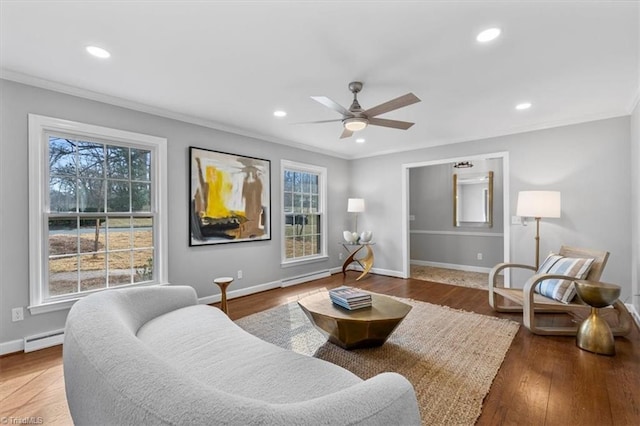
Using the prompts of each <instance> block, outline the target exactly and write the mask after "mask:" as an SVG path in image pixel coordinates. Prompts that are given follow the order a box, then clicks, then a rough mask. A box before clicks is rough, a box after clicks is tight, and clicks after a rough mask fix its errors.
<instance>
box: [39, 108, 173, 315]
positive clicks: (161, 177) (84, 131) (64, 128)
mask: <svg viewBox="0 0 640 426" xmlns="http://www.w3.org/2000/svg"><path fill="white" fill-rule="evenodd" d="M48 132H62V133H72V134H74V135H78V136H82V137H87V138H94V139H98V140H104V139H107V140H111V141H115V142H122V143H125V144H131V143H134V144H136V145H139V146H140V145H143V146H144V145H146V146H149V147H150V148H152V150H153V151H154V152H155V153H156V155H155V156H154V162H153V167H152V174H153V176H152V180H153V181H154V182H157V185H158V190H157V193H156V195H157V196H156V197H155V200H154V202H153V205H152V206H151V209H152V212H153V213H154V214H155V215H156V224H157V225H156V226H154V235H153V238H154V241H155V242H156V243H155V244H154V246H156V247H157V253H156V255H155V257H154V267H156V268H157V269H156V274H157V275H156V276H157V278H156V280H155V281H153V282H152V283H145V284H142V285H155V284H168V279H169V269H168V266H169V265H168V241H167V238H168V229H169V226H168V219H167V217H168V215H167V208H168V201H167V169H166V168H167V139H166V138H161V137H157V136H150V135H144V134H141V133H134V132H128V131H125V130H117V129H111V128H108V127H101V126H95V125H92V124H84V123H78V122H75V121H69V120H63V119H59V118H53V117H45V116H41V115H36V114H29V306H28V309H29V311H30V312H31V314H32V315H34V314H41V313H46V312H52V311H58V310H63V309H68V308H70V307H71V306H72V305H73V304H74V303H75V302H76V301H77V300H79V299H81V298H82V297H84V296H85V295H86V294H82V295H77V297H75V298H67V299H64V300H60V301H54V302H48V303H44V302H43V300H42V297H43V294H42V290H43V288H42V286H43V281H44V278H45V276H46V269H45V260H46V259H44V244H45V241H44V236H45V229H46V223H45V218H46V216H45V214H44V212H45V209H47V210H46V211H48V209H49V205H48V201H47V200H48V196H47V194H48V192H47V190H46V189H47V188H49V182H48V179H49V174H48V171H49V170H48V166H47V163H48V158H49V157H48V155H49V151H48V143H46V142H47V140H46V137H47V136H46V134H47V133H48ZM45 161H46V162H45ZM156 262H157V264H156ZM87 294H88V292H87Z"/></svg>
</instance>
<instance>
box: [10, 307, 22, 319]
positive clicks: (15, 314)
mask: <svg viewBox="0 0 640 426" xmlns="http://www.w3.org/2000/svg"><path fill="white" fill-rule="evenodd" d="M23 319H24V309H23V308H13V309H12V310H11V321H13V322H16V321H22V320H23Z"/></svg>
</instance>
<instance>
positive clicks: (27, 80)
mask: <svg viewBox="0 0 640 426" xmlns="http://www.w3.org/2000/svg"><path fill="white" fill-rule="evenodd" d="M0 79H4V80H9V81H13V82H16V83H21V84H26V85H29V86H34V87H39V88H41V89H46V90H51V91H54V92H59V93H64V94H66V95H71V96H76V97H79V98H84V99H89V100H92V101H97V102H102V103H106V104H109V105H114V106H118V107H122V108H127V109H130V110H134V111H138V112H144V113H147V114H151V115H156V116H159V117H163V118H169V119H172V120H177V121H182V122H184V123H189V124H195V125H198V126H202V127H207V128H209V129H214V130H220V131H223V132H227V133H233V134H236V135H240V136H246V137H249V138H253V139H259V140H263V141H267V142H273V143H276V144H279V145H286V146H289V147H291V148H297V149H302V150H304V151H311V152H316V153H318V154H323V155H328V156H330V157H336V158H341V159H343V160H349V159H351V157H349V156H345V155H342V154H339V153H336V152H334V151H329V150H326V149H322V148H318V147H315V146H311V145H305V144H302V143H300V142H294V141H290V140H285V139H280V138H276V137H273V136H269V135H264V134H261V133H257V132H254V131H251V130H248V129H242V128H238V127H233V126H228V125H225V124H221V123H218V122H216V121H212V120H207V119H204V118H200V117H195V116H191V115H187V114H182V113H179V112H175V111H171V110H168V109H164V108H158V107H154V106H151V105H147V104H143V103H140V102H135V101H131V100H128V99H124V98H119V97H117V96H111V95H105V94H104V93H99V92H94V91H92V90H87V89H82V88H79V87H75V86H70V85H67V84H64V83H57V82H54V81H51V80H46V79H43V78H39V77H34V76H31V75H28V74H23V73H20V72H16V71H11V70H8V69H5V68H0Z"/></svg>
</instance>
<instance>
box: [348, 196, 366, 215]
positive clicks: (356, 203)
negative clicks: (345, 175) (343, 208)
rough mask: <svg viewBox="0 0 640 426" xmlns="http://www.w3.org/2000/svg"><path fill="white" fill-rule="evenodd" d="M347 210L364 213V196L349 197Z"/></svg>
mask: <svg viewBox="0 0 640 426" xmlns="http://www.w3.org/2000/svg"><path fill="white" fill-rule="evenodd" d="M347 211H348V212H349V213H362V212H363V211H364V198H349V202H348V203H347Z"/></svg>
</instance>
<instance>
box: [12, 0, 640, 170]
mask: <svg viewBox="0 0 640 426" xmlns="http://www.w3.org/2000/svg"><path fill="white" fill-rule="evenodd" d="M0 19H1V21H0V61H1V63H0V65H1V68H2V76H3V77H4V78H9V79H13V80H17V81H26V82H32V83H33V82H36V83H37V84H40V85H45V86H47V84H48V83H46V81H48V82H53V83H55V84H56V85H57V86H56V87H58V88H62V87H66V88H67V89H69V88H79V89H82V90H83V91H84V90H86V91H91V92H93V94H92V95H91V96H93V97H94V98H95V97H102V95H106V96H105V97H104V99H111V101H113V102H115V103H119V104H125V105H129V106H135V107H136V108H139V109H142V110H147V111H154V112H158V111H160V112H161V114H163V115H167V116H172V117H181V118H183V119H187V120H188V121H192V122H196V123H200V124H205V125H209V126H212V127H217V128H221V129H225V130H233V131H236V132H238V133H241V134H248V135H252V136H257V137H260V138H262V139H266V140H270V141H275V142H280V143H285V144H290V145H294V146H307V147H308V148H309V149H312V150H315V151H320V152H327V153H331V154H332V155H337V156H340V157H344V158H361V157H365V156H369V155H377V154H382V153H387V152H394V151H401V150H408V149H415V148H419V147H427V146H435V145H442V144H447V143H455V142H461V141H466V140H475V139H481V138H485V137H491V136H497V135H504V134H511V133H517V132H521V131H526V130H533V129H540V128H545V127H553V126H556V125H562V124H569V123H578V122H582V121H589V120H594V119H599V118H608V117H614V116H621V115H628V114H629V113H630V108H631V107H632V105H633V103H634V102H635V100H636V97H637V96H638V88H639V87H640V84H639V74H640V67H639V63H640V60H639V52H638V51H639V45H640V42H639V35H638V27H639V20H640V12H639V3H638V2H637V1H624V2H615V1H600V2H593V1H582V2H576V1H571V2H568V1H567V2H560V1H557V2H550V1H512V2H504V1H502V2H484V1H466V2H455V1H450V2H435V1H431V2H427V1H422V2H421V1H406V2H404V1H340V2H339V1H298V2H285V1H261V2H258V1H236V2H231V1H181V2H180V1H160V0H156V1H141V0H137V1H129V2H125V1H53V0H52V1H5V0H2V2H1V9H0ZM492 26H498V27H500V28H501V29H502V35H501V37H500V38H499V39H497V40H496V41H494V42H492V43H489V44H479V43H478V42H476V40H475V36H476V34H477V33H478V32H479V31H480V30H482V29H485V28H488V27H492ZM90 44H93V45H98V46H101V47H104V48H106V49H108V50H109V51H110V52H111V54H112V57H111V58H110V59H108V60H99V59H96V58H93V57H90V56H89V55H87V54H86V52H85V51H84V47H85V46H86V45H90ZM40 79H41V80H40ZM354 80H359V81H362V82H364V89H363V91H362V93H361V94H360V95H359V100H360V103H361V104H362V106H363V108H365V109H366V108H370V107H372V106H375V105H377V104H379V103H382V102H385V101H387V100H389V99H392V98H395V97H397V96H400V95H403V94H405V93H407V92H413V93H415V94H416V95H417V96H418V97H419V98H421V99H422V102H421V103H418V104H415V105H411V106H408V107H406V108H403V109H400V110H397V111H394V112H391V113H388V114H385V115H382V116H381V118H392V119H397V120H403V121H413V122H415V123H416V124H415V126H413V127H412V128H410V129H409V130H407V131H403V130H395V129H386V128H380V127H372V126H370V127H368V128H367V129H365V130H364V131H362V132H359V133H357V134H356V135H357V136H361V137H364V138H366V143H364V144H357V143H355V137H352V138H350V139H343V140H340V139H339V136H340V133H341V131H342V127H341V126H342V125H341V123H340V122H335V123H326V124H292V123H296V122H306V121H314V120H328V119H333V118H340V116H339V115H338V114H337V113H335V112H333V111H331V110H329V109H327V108H325V107H323V106H322V105H320V104H319V103H316V102H314V101H313V100H311V99H310V96H317V95H324V96H328V97H330V98H332V99H333V100H335V101H336V102H338V103H340V104H342V105H343V106H345V107H347V108H348V107H349V104H350V101H351V93H350V92H349V90H348V88H347V84H348V83H349V82H350V81H354ZM54 86H55V85H54ZM87 93H88V92H87ZM96 93H97V94H96ZM523 101H530V102H532V103H533V107H532V108H531V109H529V110H527V111H516V110H515V109H514V106H515V105H516V104H517V103H519V102H523ZM147 107H148V108H147ZM275 109H284V110H286V111H287V112H288V116H287V117H286V118H284V119H276V118H274V117H273V115H272V113H273V111H274V110H275Z"/></svg>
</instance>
